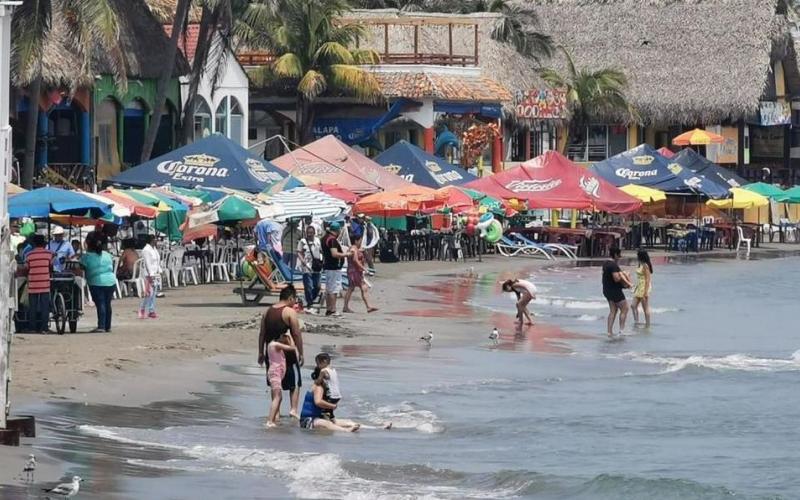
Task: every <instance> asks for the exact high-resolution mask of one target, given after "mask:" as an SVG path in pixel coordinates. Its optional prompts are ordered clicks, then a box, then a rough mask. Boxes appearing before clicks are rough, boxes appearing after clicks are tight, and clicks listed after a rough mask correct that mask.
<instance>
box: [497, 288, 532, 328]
mask: <svg viewBox="0 0 800 500" xmlns="http://www.w3.org/2000/svg"><path fill="white" fill-rule="evenodd" d="M503 291H504V292H514V294H515V295H516V296H517V322H518V323H519V325H520V326H522V321H523V320H524V319H527V322H526V323H527V324H529V325H532V324H533V318H532V317H531V314H530V313H529V312H528V303H530V301H531V300H533V299H535V298H536V286H534V284H533V283H531V282H530V281H528V280H520V279H513V280H506V281H504V282H503Z"/></svg>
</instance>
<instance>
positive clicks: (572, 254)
mask: <svg viewBox="0 0 800 500" xmlns="http://www.w3.org/2000/svg"><path fill="white" fill-rule="evenodd" d="M509 236H510V237H511V238H514V239H515V240H517V241H518V242H520V243H522V244H525V245H539V246H541V247H542V248H544V249H545V250H547V251H550V252H551V254H552V255H553V257H555V252H558V253H560V254H562V255H563V256H564V257H567V258H568V259H572V260H577V259H578V253H577V252H578V247H577V246H575V245H564V244H562V243H537V242H535V241H531V240H530V239H528V238H526V237H525V236H523V235H521V234H519V233H509Z"/></svg>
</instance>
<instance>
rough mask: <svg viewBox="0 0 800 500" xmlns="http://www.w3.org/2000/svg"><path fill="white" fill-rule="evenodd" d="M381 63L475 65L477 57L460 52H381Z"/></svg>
mask: <svg viewBox="0 0 800 500" xmlns="http://www.w3.org/2000/svg"><path fill="white" fill-rule="evenodd" d="M381 63H382V64H431V65H435V66H477V65H478V57H477V56H475V55H461V54H419V53H418V54H414V53H407V54H392V53H389V54H381Z"/></svg>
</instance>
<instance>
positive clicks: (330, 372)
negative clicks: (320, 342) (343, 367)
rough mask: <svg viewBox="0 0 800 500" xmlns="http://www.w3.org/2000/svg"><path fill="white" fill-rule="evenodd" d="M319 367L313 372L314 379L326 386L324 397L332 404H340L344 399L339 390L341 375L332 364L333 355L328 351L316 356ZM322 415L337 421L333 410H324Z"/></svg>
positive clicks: (315, 359)
mask: <svg viewBox="0 0 800 500" xmlns="http://www.w3.org/2000/svg"><path fill="white" fill-rule="evenodd" d="M314 361H315V362H316V363H317V367H316V368H315V369H314V371H313V372H312V373H311V378H312V379H313V380H315V381H316V380H319V381H321V383H322V387H323V388H324V393H323V396H322V398H323V399H324V400H325V401H326V402H328V403H332V404H338V403H339V401H340V400H341V399H342V393H341V391H340V390H339V375H338V374H337V373H336V368H333V367H332V366H331V356H330V354H328V353H326V352H321V353H319V354H317V356H316V357H315V358H314ZM322 417H323V418H326V419H328V420H330V421H331V422H334V423H336V417H335V416H334V415H333V410H323V411H322Z"/></svg>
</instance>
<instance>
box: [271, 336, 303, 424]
mask: <svg viewBox="0 0 800 500" xmlns="http://www.w3.org/2000/svg"><path fill="white" fill-rule="evenodd" d="M287 352H292V353H294V354H295V355H297V346H295V345H294V340H292V336H291V335H290V334H289V333H284V334H282V335H281V336H280V337H277V338H273V339H272V340H270V341H269V343H268V344H267V358H268V359H269V368H268V369H267V378H268V379H269V386H270V388H271V389H272V401H271V402H270V406H269V417H268V419H267V427H275V426H276V425H278V418H279V417H280V412H281V400H282V399H283V395H282V394H283V392H282V387H281V381H282V380H283V377H284V375H286V354H285V353H287Z"/></svg>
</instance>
